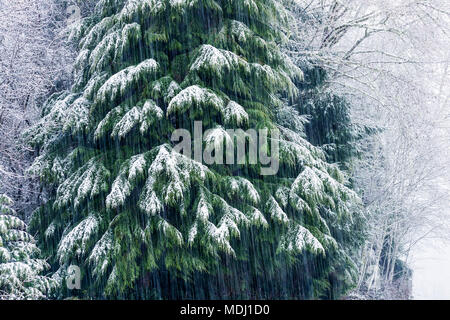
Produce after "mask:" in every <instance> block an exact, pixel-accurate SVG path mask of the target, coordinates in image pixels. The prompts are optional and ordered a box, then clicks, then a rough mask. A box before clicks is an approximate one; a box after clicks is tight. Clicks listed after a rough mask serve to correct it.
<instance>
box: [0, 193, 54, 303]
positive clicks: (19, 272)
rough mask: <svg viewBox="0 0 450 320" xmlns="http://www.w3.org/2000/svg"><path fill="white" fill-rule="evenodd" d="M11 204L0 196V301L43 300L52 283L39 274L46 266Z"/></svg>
mask: <svg viewBox="0 0 450 320" xmlns="http://www.w3.org/2000/svg"><path fill="white" fill-rule="evenodd" d="M11 205H12V200H11V199H10V198H9V197H7V196H6V195H0V300H5V299H6V300H10V299H11V300H19V299H20V300H23V299H27V300H30V299H31V300H36V299H43V298H45V297H46V295H47V294H48V293H50V291H51V290H52V289H54V288H55V285H56V283H55V281H54V280H53V279H51V278H48V277H46V276H44V275H42V273H43V272H44V271H45V270H47V269H49V268H50V266H49V265H48V263H47V262H46V261H45V260H43V259H39V253H40V250H39V249H38V248H37V246H36V244H35V240H34V238H33V236H32V235H30V234H29V233H27V231H26V225H25V223H24V222H23V221H22V220H21V219H19V218H18V217H17V215H16V213H15V212H14V210H13V209H11Z"/></svg>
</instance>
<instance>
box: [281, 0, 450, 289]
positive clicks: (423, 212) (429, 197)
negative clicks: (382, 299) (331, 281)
mask: <svg viewBox="0 0 450 320" xmlns="http://www.w3.org/2000/svg"><path fill="white" fill-rule="evenodd" d="M286 3H290V4H291V5H290V10H291V12H292V13H293V15H294V16H295V17H296V19H295V20H293V22H292V26H293V29H292V30H293V33H294V34H295V36H294V37H291V41H290V42H289V43H288V44H287V45H286V46H285V52H286V53H287V54H288V55H289V56H291V57H292V58H293V60H294V61H295V63H296V64H297V65H299V66H306V67H307V69H309V70H313V72H314V73H315V74H313V77H311V82H314V81H316V79H320V80H321V81H322V86H321V88H320V90H321V91H322V93H321V95H322V96H325V97H326V96H338V97H339V99H343V101H346V103H347V104H348V108H347V109H348V110H347V113H348V115H349V116H350V119H351V123H352V125H353V126H355V125H356V128H365V129H364V131H360V129H358V130H357V131H356V133H357V135H356V137H360V138H363V139H359V141H358V143H357V144H356V151H357V154H358V155H359V156H360V158H359V160H358V161H353V162H354V164H353V166H352V169H353V179H352V181H353V182H354V185H355V187H356V189H357V190H358V192H359V193H360V194H361V196H362V199H363V202H364V205H365V208H366V210H367V212H368V217H369V227H368V229H369V232H368V235H367V241H366V244H365V246H363V247H362V248H361V258H360V259H359V260H360V261H361V270H360V281H359V284H358V288H359V289H360V288H366V289H370V290H375V291H376V290H379V289H383V287H385V286H390V285H391V284H392V282H393V280H394V279H396V278H401V277H402V276H403V275H407V276H408V275H409V274H410V272H409V270H408V268H407V267H405V264H404V263H403V262H402V261H400V259H403V260H404V261H406V260H407V259H408V253H409V251H410V249H411V247H412V246H413V245H414V244H415V243H417V241H418V239H422V238H423V237H425V236H430V235H433V236H438V235H439V236H440V235H442V234H443V233H444V234H448V224H447V223H446V222H445V219H444V218H443V217H444V215H443V213H444V212H445V210H446V208H447V207H448V192H447V190H446V189H445V187H443V186H444V185H445V183H442V181H443V180H446V179H448V178H447V177H448V175H449V173H448V167H449V162H448V159H449V157H448V150H449V148H448V142H446V139H447V138H446V137H448V101H449V100H448V93H446V92H448V86H447V85H446V84H445V83H448V43H449V41H448V40H449V39H448V34H449V31H450V23H449V12H450V7H449V3H448V1H440V0H436V1H432V2H431V1H416V0H397V1H382V0H373V1H372V0H370V1H358V0H342V1H341V0H339V1H337V0H325V1H322V0H305V1H303V0H299V1H289V0H287V1H286ZM305 74H307V75H308V73H307V72H305ZM446 88H447V89H446ZM315 90H317V88H315ZM317 96H320V95H318V94H316V95H314V96H313V102H314V101H316V100H317ZM325 100H326V99H325ZM314 105H315V106H316V107H317V104H314ZM321 105H323V104H319V107H320V108H321ZM332 106H333V103H326V104H325V108H326V110H327V112H328V114H329V119H326V120H327V121H326V122H325V123H323V124H324V125H325V126H329V125H330V124H331V125H333V126H334V125H336V122H335V121H336V120H337V118H336V115H337V114H336V113H335V108H330V107H332ZM310 109H313V108H310ZM316 109H317V108H316ZM313 111H314V109H313ZM308 113H310V112H309V111H308ZM311 116H312V117H313V120H312V121H311V124H313V125H314V123H315V122H317V120H316V119H314V118H315V115H314V112H313V113H312V114H311ZM316 118H318V119H319V121H321V118H322V119H323V118H324V117H323V114H322V113H319V117H316ZM341 118H342V117H341ZM344 122H345V121H344ZM319 124H320V123H319ZM340 125H342V121H341V122H340ZM367 128H371V129H370V131H368V130H367ZM307 129H308V130H309V127H308V128H307ZM318 131H319V132H320V130H313V132H312V133H313V135H317V133H316V132H318ZM358 131H359V132H366V133H369V134H368V135H365V136H364V135H363V136H361V135H360V134H359V133H358ZM307 132H308V131H307ZM341 133H342V132H341ZM344 133H351V131H350V132H348V131H347V132H345V131H344ZM319 137H320V136H319ZM343 137H344V138H345V139H347V138H349V137H351V135H348V134H345V135H344V136H343ZM338 138H342V136H340V137H339V136H338ZM324 142H325V143H329V141H327V140H326V139H325V141H323V139H322V141H321V140H320V139H314V143H315V144H319V145H320V144H322V143H324ZM353 145H354V144H353ZM341 150H342V148H341ZM344 150H348V148H344ZM327 151H328V149H327ZM331 151H332V152H331V155H332V156H333V157H335V156H336V155H339V152H338V153H336V149H332V150H331ZM338 151H339V150H338ZM341 156H342V154H341ZM445 217H446V216H445ZM446 218H447V217H446ZM437 231H440V232H439V233H438V232H437Z"/></svg>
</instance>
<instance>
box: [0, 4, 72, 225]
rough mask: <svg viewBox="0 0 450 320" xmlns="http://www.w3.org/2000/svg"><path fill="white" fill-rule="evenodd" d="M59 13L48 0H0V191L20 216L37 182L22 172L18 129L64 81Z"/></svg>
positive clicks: (67, 55)
mask: <svg viewBox="0 0 450 320" xmlns="http://www.w3.org/2000/svg"><path fill="white" fill-rule="evenodd" d="M62 13H63V9H62V8H60V6H59V5H58V4H57V3H56V2H55V1H53V0H38V1H35V0H17V1H0V193H6V194H8V195H9V196H10V197H11V198H12V199H14V206H15V209H16V210H17V212H18V213H19V214H20V216H22V217H24V218H26V219H28V218H29V215H30V213H31V211H32V210H33V209H34V208H35V207H36V206H37V204H38V201H39V186H38V185H37V183H36V182H37V179H33V177H30V176H27V175H26V174H25V170H26V168H27V167H28V166H29V165H30V163H31V162H32V160H33V150H32V149H31V148H29V147H28V145H27V144H26V143H24V142H23V140H22V139H21V133H22V132H23V131H24V130H25V129H27V128H29V127H30V126H31V124H33V123H34V122H35V121H36V120H37V119H38V118H39V110H38V109H39V108H38V106H40V105H42V102H43V101H44V100H45V99H46V97H47V96H48V94H49V93H51V92H54V91H59V90H61V89H62V88H64V87H67V86H68V85H69V84H70V81H69V79H70V70H71V64H70V63H68V62H71V61H73V56H74V54H73V50H71V49H70V47H69V46H67V44H66V42H65V41H62V39H63V38H62V34H60V31H62V30H63V29H64V28H65V17H63V16H62ZM71 57H72V59H71Z"/></svg>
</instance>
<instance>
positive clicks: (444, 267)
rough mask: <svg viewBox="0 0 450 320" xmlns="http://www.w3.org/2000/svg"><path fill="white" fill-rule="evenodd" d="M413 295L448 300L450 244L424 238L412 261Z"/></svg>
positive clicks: (449, 288)
mask: <svg viewBox="0 0 450 320" xmlns="http://www.w3.org/2000/svg"><path fill="white" fill-rule="evenodd" d="M412 268H413V270H414V274H413V296H414V299H416V300H417V299H420V300H428V299H433V300H450V244H448V243H447V244H445V243H442V242H440V241H439V242H436V241H435V240H431V239H430V240H425V241H424V242H423V243H422V244H421V245H420V246H418V247H416V249H415V252H414V259H413V261H412Z"/></svg>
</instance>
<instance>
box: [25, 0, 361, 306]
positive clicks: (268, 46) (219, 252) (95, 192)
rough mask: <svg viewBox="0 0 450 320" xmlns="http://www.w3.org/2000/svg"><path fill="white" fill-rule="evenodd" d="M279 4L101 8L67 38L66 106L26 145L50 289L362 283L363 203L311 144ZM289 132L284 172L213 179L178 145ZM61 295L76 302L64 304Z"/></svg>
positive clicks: (283, 145)
mask: <svg viewBox="0 0 450 320" xmlns="http://www.w3.org/2000/svg"><path fill="white" fill-rule="evenodd" d="M289 19H290V17H289V14H288V13H287V12H286V11H285V9H284V8H283V6H282V5H281V4H280V2H278V1H275V0H216V1H214V0H128V1H124V0H101V1H99V3H98V4H97V7H96V10H95V14H94V15H93V16H92V17H89V18H87V19H85V20H84V21H82V23H80V24H79V25H78V26H77V27H76V28H74V29H73V32H72V33H71V39H74V40H75V41H78V42H79V48H80V53H79V56H78V58H77V61H76V65H75V70H76V73H75V84H74V86H73V89H72V91H71V92H61V93H58V94H55V95H53V96H52V97H50V99H49V100H48V102H47V103H46V105H45V106H44V108H43V117H42V120H41V121H40V122H39V123H38V124H37V125H35V126H34V127H33V128H32V129H31V130H29V131H28V132H27V137H28V139H29V141H30V143H31V144H32V145H33V146H35V147H36V148H38V149H39V156H38V157H37V158H36V161H35V162H34V164H33V166H32V167H31V168H30V171H31V172H34V173H36V174H39V175H40V176H41V178H42V180H43V182H44V183H45V185H46V187H47V189H48V192H49V195H50V200H49V201H48V202H47V203H46V204H45V205H44V206H43V207H42V208H41V209H40V210H39V211H38V212H37V213H36V214H35V215H34V219H33V226H34V229H35V230H36V231H38V232H39V235H40V238H39V240H40V241H41V245H42V247H43V248H44V249H45V251H46V252H47V253H48V254H49V255H50V256H51V257H52V261H51V263H52V265H53V266H54V268H55V270H56V269H57V275H58V276H61V277H63V276H64V273H65V270H66V269H67V267H68V266H69V265H71V264H76V265H79V266H80V267H81V268H82V270H83V272H82V274H83V275H84V277H83V281H82V286H83V290H84V291H83V292H81V293H79V294H80V295H85V296H86V295H87V296H89V297H95V298H103V297H107V298H161V297H162V298H293V297H297V298H314V297H335V296H336V295H339V294H342V292H344V290H346V289H348V287H349V286H351V285H352V283H353V281H354V277H355V274H354V271H355V265H354V263H353V262H352V260H351V254H352V249H355V247H356V246H357V245H358V243H359V242H358V241H359V238H358V234H359V232H360V230H361V223H362V220H363V218H362V216H361V215H360V213H359V212H360V211H359V203H360V200H359V198H358V197H357V195H356V194H355V193H354V192H353V191H352V190H350V189H349V188H348V187H347V186H346V183H347V182H346V179H345V175H344V174H343V173H342V172H341V171H340V170H339V169H338V168H337V166H336V165H333V164H329V163H327V162H326V158H325V154H324V153H323V151H321V149H319V148H317V147H314V146H313V145H312V144H310V143H309V142H308V141H307V140H306V139H305V138H304V134H303V132H302V126H303V124H304V123H305V121H304V120H305V119H304V117H302V116H301V115H300V114H299V112H298V111H296V110H295V109H294V108H293V107H292V106H291V105H292V103H293V101H294V99H296V97H297V96H298V93H299V89H298V86H299V85H300V84H301V83H302V81H303V73H302V71H301V70H300V69H299V68H298V67H296V66H295V65H294V64H293V63H292V62H291V60H290V59H289V58H288V57H287V56H286V55H285V54H283V53H282V52H281V51H280V50H279V46H280V44H281V43H283V42H284V41H286V39H287V37H288V36H289V34H288V32H287V29H288V25H289ZM197 120H201V121H202V122H203V128H204V130H207V129H211V131H210V134H209V135H207V136H206V138H205V141H203V145H204V147H205V148H208V146H209V147H210V146H211V144H214V143H219V144H220V143H221V142H222V143H223V142H224V141H230V140H233V139H234V137H230V136H229V135H227V132H226V131H225V129H229V128H242V129H244V130H246V129H248V128H268V129H269V131H270V132H273V131H274V129H279V130H280V133H281V135H280V138H279V141H278V142H279V144H280V155H279V161H280V170H279V171H278V173H277V174H276V175H273V176H261V175H260V169H261V166H260V165H255V164H251V163H250V161H249V159H248V155H247V157H246V159H245V164H235V165H228V164H227V165H219V164H212V165H205V164H202V163H199V162H197V161H195V160H193V159H190V158H188V157H186V156H184V155H181V154H180V153H177V152H176V151H174V149H173V146H174V144H173V143H172V142H171V139H170V137H171V133H172V132H173V130H174V129H178V128H184V129H188V130H189V131H190V132H193V126H194V121H197ZM63 294H67V293H63Z"/></svg>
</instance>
